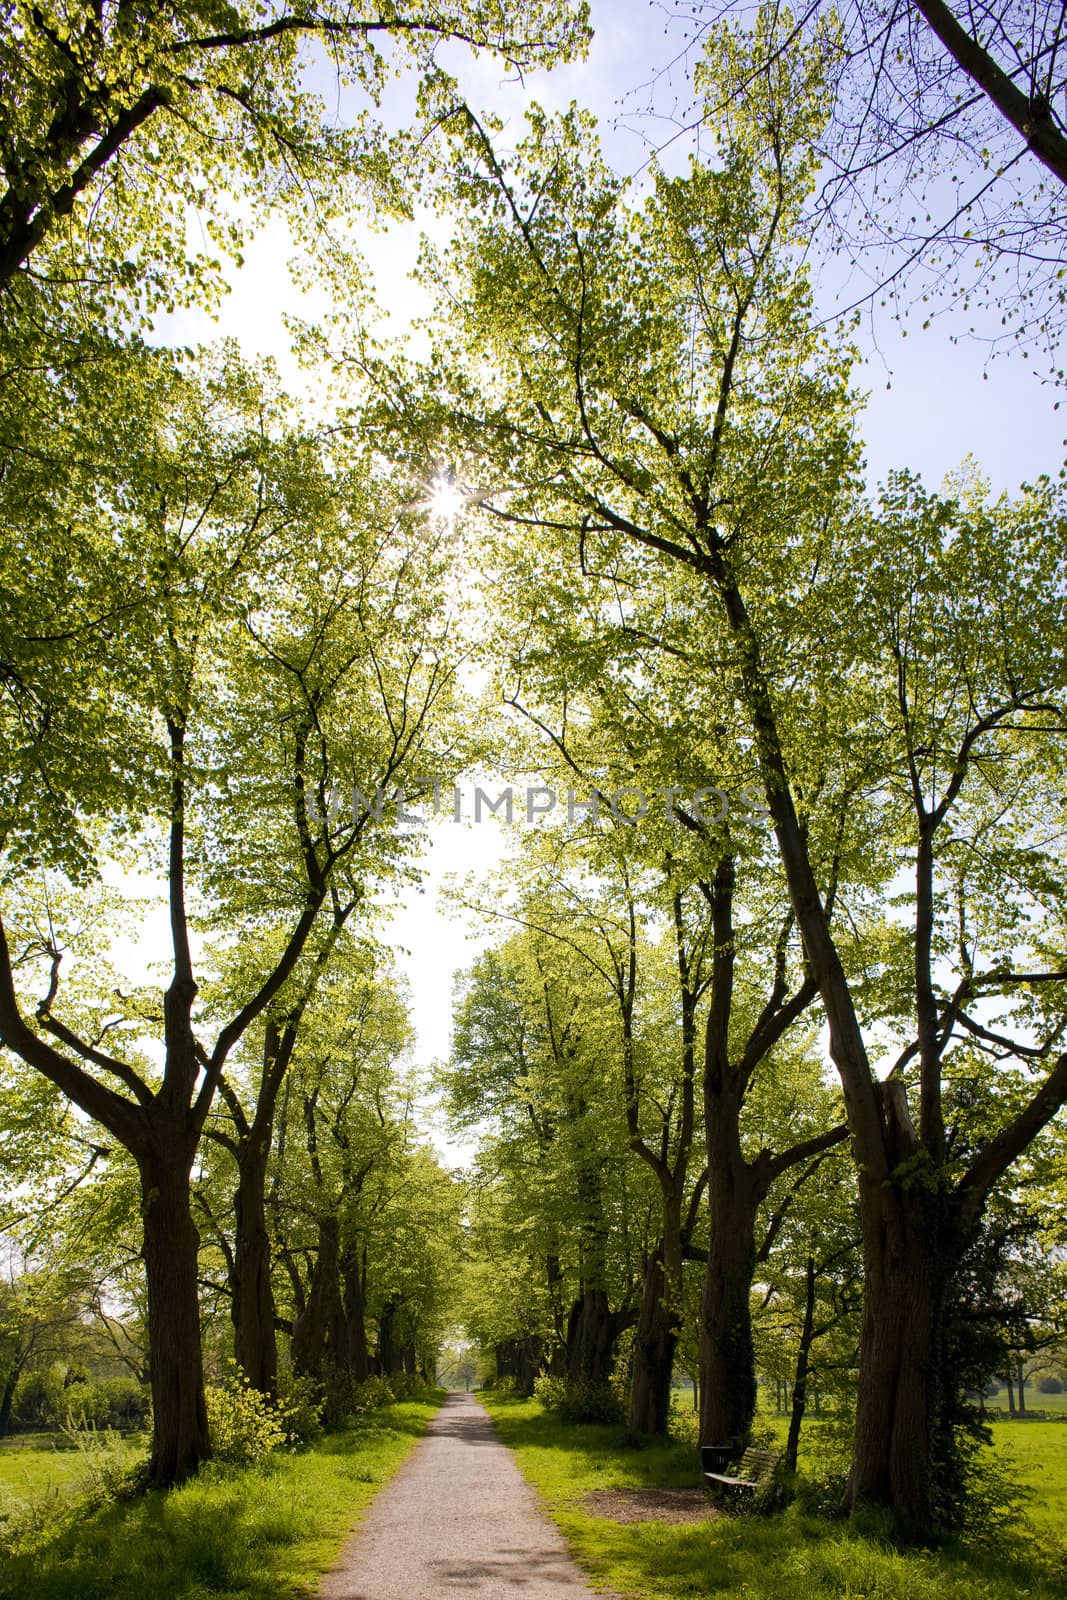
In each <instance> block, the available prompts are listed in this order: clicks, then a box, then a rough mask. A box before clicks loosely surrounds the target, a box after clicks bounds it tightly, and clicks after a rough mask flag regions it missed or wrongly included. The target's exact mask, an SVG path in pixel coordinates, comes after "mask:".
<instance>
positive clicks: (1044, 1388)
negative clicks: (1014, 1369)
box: [1037, 1372, 1063, 1394]
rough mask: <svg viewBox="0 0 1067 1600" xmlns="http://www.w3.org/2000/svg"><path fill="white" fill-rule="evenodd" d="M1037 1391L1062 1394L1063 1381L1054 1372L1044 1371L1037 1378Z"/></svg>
mask: <svg viewBox="0 0 1067 1600" xmlns="http://www.w3.org/2000/svg"><path fill="white" fill-rule="evenodd" d="M1037 1391H1038V1393H1039V1394H1062V1393H1063V1381H1062V1379H1060V1378H1057V1377H1056V1376H1055V1374H1054V1373H1051V1372H1045V1373H1042V1375H1041V1377H1040V1378H1038V1380H1037Z"/></svg>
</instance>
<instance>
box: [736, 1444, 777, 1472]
mask: <svg viewBox="0 0 1067 1600" xmlns="http://www.w3.org/2000/svg"><path fill="white" fill-rule="evenodd" d="M779 1459H780V1457H779V1453H778V1451H777V1450H756V1449H754V1448H753V1446H751V1445H750V1446H749V1447H748V1449H747V1450H746V1451H745V1453H744V1455H743V1456H742V1457H741V1460H740V1462H739V1463H738V1468H739V1470H738V1476H739V1477H742V1478H745V1477H752V1478H765V1477H769V1476H770V1474H771V1473H772V1472H773V1471H774V1469H775V1467H776V1466H777V1465H778V1462H779Z"/></svg>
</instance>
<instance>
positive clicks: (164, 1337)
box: [138, 1130, 211, 1488]
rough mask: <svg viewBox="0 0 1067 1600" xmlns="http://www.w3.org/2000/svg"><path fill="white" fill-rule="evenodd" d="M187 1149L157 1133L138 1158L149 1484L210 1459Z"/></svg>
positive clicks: (172, 1479)
mask: <svg viewBox="0 0 1067 1600" xmlns="http://www.w3.org/2000/svg"><path fill="white" fill-rule="evenodd" d="M167 1131H168V1132H169V1130H167ZM192 1156H193V1151H192V1150H187V1149H182V1147H181V1146H180V1145H178V1146H174V1145H170V1144H168V1143H166V1142H164V1141H163V1140H160V1141H159V1143H158V1146H157V1147H156V1148H154V1149H153V1150H151V1151H150V1152H147V1153H142V1154H141V1155H140V1156H139V1158H138V1167H139V1170H140V1178H141V1209H142V1216H143V1220H144V1245H143V1255H144V1263H145V1277H146V1283H147V1289H148V1348H149V1351H150V1362H151V1370H150V1380H151V1386H152V1422H153V1430H152V1455H151V1459H150V1461H149V1467H148V1479H149V1482H150V1483H151V1485H152V1486H153V1487H154V1488H165V1487H168V1486H169V1485H170V1484H173V1483H180V1482H181V1480H182V1479H183V1478H186V1477H188V1476H189V1474H190V1473H192V1472H195V1471H196V1469H197V1467H198V1466H199V1465H200V1463H201V1462H202V1461H208V1460H210V1459H211V1441H210V1439H209V1437H208V1424H207V1408H206V1406H205V1403H204V1367H203V1360H202V1356H201V1347H200V1304H199V1297H198V1293H197V1251H198V1248H199V1244H200V1238H199V1235H198V1233H197V1231H196V1226H195V1224H194V1222H193V1217H192V1209H191V1194H190V1182H189V1173H190V1170H191V1167H192Z"/></svg>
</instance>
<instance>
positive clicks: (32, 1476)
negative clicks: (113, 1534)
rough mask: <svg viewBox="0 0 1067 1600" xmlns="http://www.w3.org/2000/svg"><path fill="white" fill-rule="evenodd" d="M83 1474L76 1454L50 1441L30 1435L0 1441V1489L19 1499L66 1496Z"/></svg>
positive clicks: (82, 1462)
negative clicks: (51, 1494)
mask: <svg viewBox="0 0 1067 1600" xmlns="http://www.w3.org/2000/svg"><path fill="white" fill-rule="evenodd" d="M85 1471H86V1462H85V1457H84V1456H83V1455H82V1454H81V1452H80V1451H78V1450H71V1449H69V1448H68V1449H57V1448H56V1445H55V1444H54V1443H53V1442H52V1440H50V1439H44V1440H42V1439H41V1438H40V1437H39V1436H35V1435H33V1434H24V1435H22V1436H21V1437H19V1436H17V1437H16V1438H14V1439H0V1489H6V1490H7V1491H8V1493H9V1494H13V1495H15V1496H16V1497H17V1498H18V1499H19V1500H29V1499H36V1498H37V1497H38V1496H39V1495H44V1494H50V1493H56V1494H66V1493H70V1492H71V1491H73V1490H75V1489H77V1488H78V1487H79V1486H80V1484H81V1482H82V1480H83V1479H84V1477H85Z"/></svg>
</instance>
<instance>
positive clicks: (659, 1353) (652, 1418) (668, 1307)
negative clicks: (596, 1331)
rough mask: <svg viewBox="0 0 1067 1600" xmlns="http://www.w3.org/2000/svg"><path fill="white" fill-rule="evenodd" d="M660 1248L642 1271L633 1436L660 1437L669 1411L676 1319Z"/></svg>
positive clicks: (632, 1403)
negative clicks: (643, 1434)
mask: <svg viewBox="0 0 1067 1600" xmlns="http://www.w3.org/2000/svg"><path fill="white" fill-rule="evenodd" d="M666 1280H667V1273H666V1267H665V1264H664V1247H663V1244H662V1242H661V1243H660V1244H659V1245H657V1247H656V1249H655V1250H653V1252H652V1254H651V1256H650V1257H649V1259H648V1264H647V1266H646V1268H645V1281H644V1289H643V1293H642V1296H641V1308H640V1311H639V1312H638V1317H637V1328H636V1330H635V1336H634V1374H633V1383H632V1385H631V1388H630V1427H631V1428H632V1429H633V1431H634V1432H635V1433H647V1434H651V1435H654V1436H656V1435H663V1434H665V1433H666V1432H667V1423H668V1420H669V1417H670V1409H671V1376H672V1374H673V1372H674V1352H675V1349H676V1347H677V1343H678V1316H677V1313H676V1311H675V1310H674V1307H673V1304H672V1300H673V1297H672V1295H671V1292H670V1287H669V1285H668V1283H667V1281H666Z"/></svg>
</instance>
